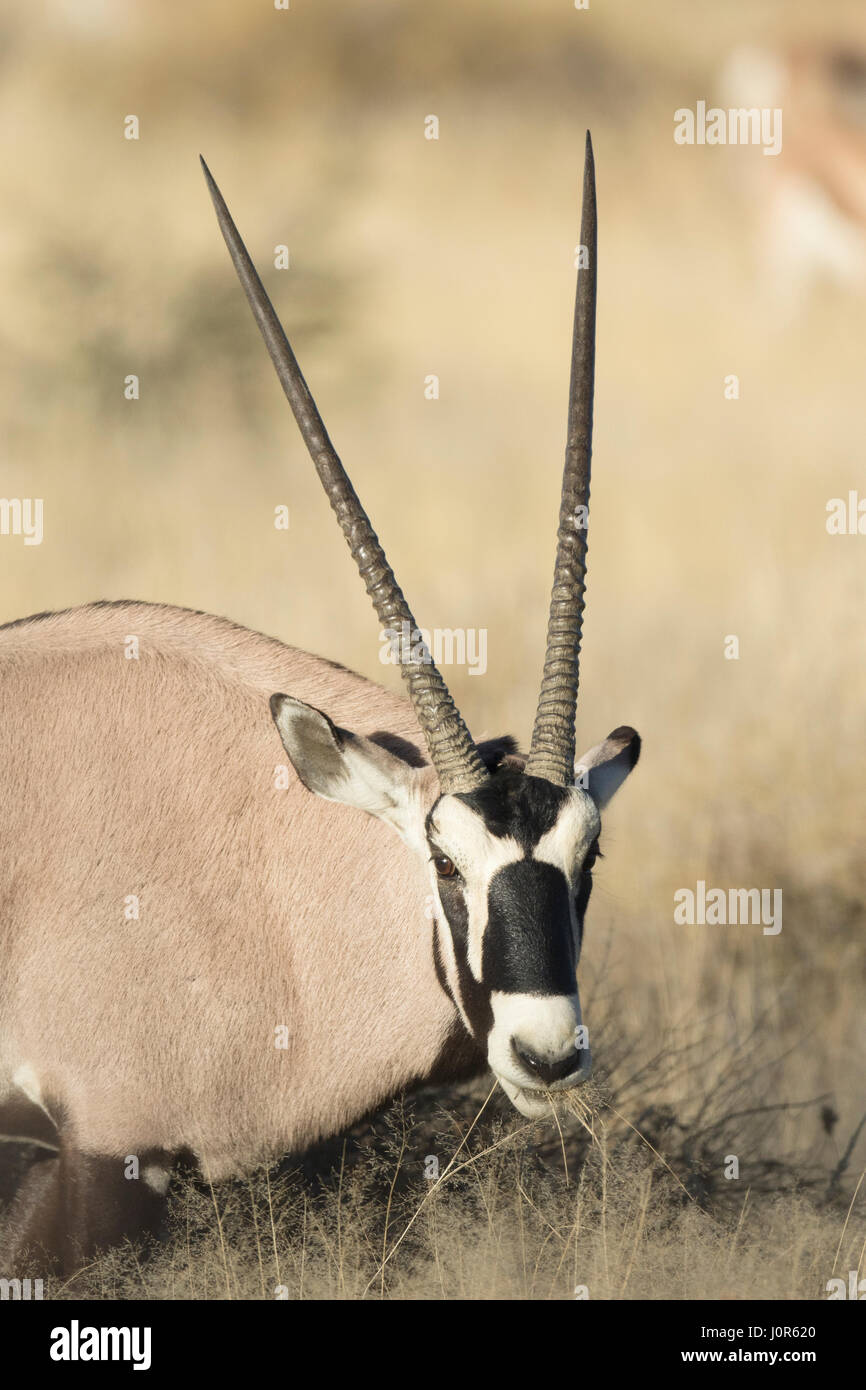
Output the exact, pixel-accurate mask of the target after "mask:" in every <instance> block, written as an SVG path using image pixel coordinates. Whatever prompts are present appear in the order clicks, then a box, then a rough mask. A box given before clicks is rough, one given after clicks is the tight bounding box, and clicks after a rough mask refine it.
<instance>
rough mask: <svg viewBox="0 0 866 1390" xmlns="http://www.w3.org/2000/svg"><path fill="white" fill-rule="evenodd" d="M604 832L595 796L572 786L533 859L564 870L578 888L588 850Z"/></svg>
mask: <svg viewBox="0 0 866 1390" xmlns="http://www.w3.org/2000/svg"><path fill="white" fill-rule="evenodd" d="M600 831H601V817H600V815H599V814H598V809H597V807H596V805H595V802H594V801H593V799H592V797H591V796H589V795H588V793H587V792H585V791H583V790H582V789H581V788H580V787H572V788H571V789H570V796H569V799H568V801H567V802H566V803H565V805H564V806H563V808H562V810H561V811H560V813H559V815H558V816H557V818H556V824H555V825H554V826H553V828H552V829H551V830H548V831H547V832H546V833H545V834H544V835H542V836H541V838H540V840H539V841H538V844H537V845H536V846H535V848H534V850H533V852H532V857H533V859H542V860H543V861H544V862H545V863H546V864H553V865H554V866H555V867H556V868H557V869H561V870H562V872H563V873H564V874H565V876H566V878H567V879H568V881H569V883H570V884H572V885H574V883H575V882H576V880H577V878H578V876H579V874H580V868H581V865H582V864H583V861H584V859H585V858H586V855H587V851H588V850H589V848H590V846H591V845H592V843H593V841H594V840H595V839H597V837H598V835H599V833H600Z"/></svg>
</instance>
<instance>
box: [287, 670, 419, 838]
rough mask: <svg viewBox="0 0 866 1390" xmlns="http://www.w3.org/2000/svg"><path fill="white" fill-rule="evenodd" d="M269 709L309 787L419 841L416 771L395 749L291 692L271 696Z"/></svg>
mask: <svg viewBox="0 0 866 1390" xmlns="http://www.w3.org/2000/svg"><path fill="white" fill-rule="evenodd" d="M271 714H272V715H273V718H274V723H275V724H276V726H277V729H278V730H279V734H280V738H281V739H282V740H283V747H284V748H285V750H286V752H287V753H288V755H289V757H290V759H291V761H292V766H293V767H294V769H295V771H296V772H297V774H298V776H299V777H300V779H301V781H302V782H303V784H304V786H305V787H307V788H308V789H309V790H310V791H311V792H315V793H316V795H317V796H322V797H324V798H325V800H326V801H340V802H342V803H343V805H345V806H354V807H356V809H357V810H359V811H366V812H367V813H368V814H369V815H371V816H378V818H379V819H380V820H383V821H387V823H388V824H389V825H392V826H393V827H394V829H395V830H396V831H397V833H398V834H399V835H400V836H401V837H402V839H404V840H406V841H407V843H410V844H414V843H415V841H416V840H417V836H418V832H417V825H418V820H419V814H418V806H417V804H416V790H417V786H418V780H419V774H418V773H417V772H416V771H415V770H414V769H413V768H411V767H410V766H409V764H408V763H406V762H404V761H403V760H402V758H397V757H395V756H394V754H393V753H389V752H388V751H387V750H386V749H385V748H381V747H380V746H379V745H378V744H377V743H373V742H372V741H371V740H370V739H368V738H363V737H362V736H361V735H360V734H353V733H350V732H349V730H348V729H338V728H337V726H336V724H334V723H333V722H332V720H330V719H329V718H328V716H327V715H326V714H323V713H322V711H321V710H318V709H314V708H313V706H312V705H305V704H304V703H303V701H302V700H296V699H294V698H293V696H291V695H272V696H271Z"/></svg>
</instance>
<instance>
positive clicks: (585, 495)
mask: <svg viewBox="0 0 866 1390" xmlns="http://www.w3.org/2000/svg"><path fill="white" fill-rule="evenodd" d="M580 241H581V245H582V246H584V247H586V253H587V255H586V260H587V263H586V265H585V266H581V267H580V268H579V269H578V275H577V291H576V296H575V306H574V333H573V339H572V358H571V382H570V389H569V401H568V434H567V442H566V450H565V467H564V469H563V478H562V500H561V503H560V510H559V526H558V530H557V545H556V562H555V566H554V574H553V588H552V591H551V595H550V612H549V617H548V625H547V649H546V653H545V658H544V671H543V674H542V678H541V690H540V693H539V697H538V707H537V710H536V714H535V725H534V728H533V731H532V743H531V746H530V751H529V757H528V759H527V763H526V772H527V774H528V775H530V776H533V777H543V778H545V779H546V780H547V781H548V782H552V783H554V784H555V785H556V786H560V787H566V786H570V785H571V784H572V782H573V781H574V757H575V730H574V720H575V713H576V710H577V692H578V680H579V671H580V643H581V635H582V629H583V612H584V605H585V593H586V552H587V520H588V509H589V482H590V462H591V457H592V403H593V387H594V381H595V306H596V261H597V241H598V236H597V210H596V197H595V161H594V159H593V152H592V141H591V139H590V134H589V131H587V132H586V157H585V163H584V172H583V210H582V213H581V226H580Z"/></svg>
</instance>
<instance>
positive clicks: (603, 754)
mask: <svg viewBox="0 0 866 1390" xmlns="http://www.w3.org/2000/svg"><path fill="white" fill-rule="evenodd" d="M639 757H640V736H639V735H638V734H637V733H635V731H634V729H630V728H629V726H628V725H627V724H623V725H621V727H620V728H619V729H614V731H613V733H612V734H608V736H607V738H606V739H603V740H602V742H601V743H597V744H596V745H595V747H594V748H590V750H589V752H588V753H584V755H583V757H582V758H578V759H577V762H576V763H575V765H574V779H575V781H576V782H577V784H578V786H581V787H583V788H584V790H585V791H588V792H589V794H590V796H591V797H592V799H593V801H594V802H595V804H596V806H597V807H598V809H599V810H602V808H603V807H605V806H606V805H607V803H608V802H609V801H610V799H611V797H612V796H613V795H614V793H615V792H618V791H619V789H620V787H621V786H622V783H623V782H624V781H625V779H626V777H628V774H629V773H630V772H631V770H632V768H633V767H634V765H635V763H636V762H637V760H638V758H639Z"/></svg>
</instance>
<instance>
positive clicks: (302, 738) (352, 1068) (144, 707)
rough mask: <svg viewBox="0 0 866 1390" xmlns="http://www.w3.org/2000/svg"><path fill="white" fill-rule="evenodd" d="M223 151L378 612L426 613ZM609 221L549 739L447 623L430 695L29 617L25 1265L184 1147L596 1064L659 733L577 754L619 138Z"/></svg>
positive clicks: (15, 728)
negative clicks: (603, 895) (297, 353)
mask: <svg viewBox="0 0 866 1390" xmlns="http://www.w3.org/2000/svg"><path fill="white" fill-rule="evenodd" d="M205 176H206V178H207V183H208V187H209V190H210V193H211V196H212V198H213V202H214V205H215V207H216V211H217V217H218V219H219V223H220V226H221V228H222V231H223V234H224V236H225V239H226V242H227V244H228V247H229V251H230V252H231V257H232V260H233V262H234V265H235V269H236V270H237V273H238V275H239V277H240V280H241V284H242V285H243V288H244V290H245V292H246V295H247V298H248V300H249V302H250V305H251V307H252V310H253V313H254V315H255V318H256V321H257V323H258V325H259V327H260V329H261V331H262V334H263V336H264V338H265V341H266V343H267V346H268V350H269V352H270V354H271V357H272V360H273V362H274V365H275V367H276V369H277V373H278V375H279V378H280V381H281V383H282V385H283V389H284V390H285V393H286V395H287V396H288V399H289V402H290V403H291V406H292V409H293V411H294V413H295V417H296V419H297V421H298V424H299V426H300V430H301V434H302V435H303V438H304V441H305V443H306V445H307V447H308V449H309V451H310V453H311V455H312V457H313V461H314V463H315V465H316V468H317V470H318V473H319V476H320V478H321V480H322V483H323V485H324V488H325V491H326V493H327V496H328V499H329V501H330V503H331V505H332V507H333V509H334V511H335V513H336V515H337V518H338V520H339V522H340V525H341V527H342V529H343V531H344V534H345V536H346V539H347V541H348V543H349V546H350V549H351V552H352V555H353V556H354V558H355V561H356V563H357V565H358V568H359V570H360V573H361V576H362V578H363V579H364V582H365V584H366V586H367V589H368V592H369V593H370V596H371V598H372V600H373V604H374V607H375V609H376V612H377V614H378V616H379V620H380V622H381V624H382V626H383V628H386V629H397V630H400V628H401V626H402V624H403V623H408V624H409V625H410V628H411V630H412V631H415V620H414V618H413V616H412V614H411V612H410V610H409V607H408V605H407V603H406V600H405V599H404V597H403V595H402V593H401V591H400V589H399V588H398V586H397V583H396V580H395V578H394V575H393V573H392V571H391V569H390V567H389V565H388V563H387V561H386V559H385V555H384V553H383V551H382V548H381V546H380V545H379V542H378V540H377V538H376V535H375V533H374V531H373V528H372V527H371V525H370V522H369V520H368V518H367V516H366V514H365V512H364V510H363V508H362V506H361V504H360V502H359V500H358V497H357V495H356V493H355V491H354V489H353V487H352V485H351V483H350V481H349V479H348V477H347V476H346V473H345V471H344V469H343V466H342V464H341V463H340V460H339V459H338V457H337V455H336V453H335V451H334V449H333V447H332V445H331V442H330V440H329V438H328V436H327V434H326V432H325V429H324V426H323V424H322V421H321V419H320V417H319V413H318V411H317V409H316V406H315V404H314V403H313V399H312V397H311V395H310V392H309V390H308V389H307V386H306V383H305V382H304V379H303V377H302V375H301V373H300V370H299V368H298V365H297V362H296V361H295V358H294V355H293V353H292V350H291V348H290V346H289V344H288V342H287V340H286V338H285V335H284V333H283V330H282V328H281V326H280V324H279V321H278V319H277V317H276V314H275V313H274V310H273V308H272V306H271V304H270V302H269V300H268V297H267V295H266V294H265V291H264V289H263V287H262V284H261V281H260V280H259V277H258V275H257V274H256V271H255V269H254V267H253V264H252V262H251V260H250V258H249V256H248V255H247V252H246V250H245V248H244V246H243V243H242V241H241V239H240V237H239V235H238V233H237V230H236V228H235V226H234V223H233V222H232V220H231V217H230V216H229V213H228V210H227V209H226V206H225V203H224V202H223V199H222V197H221V195H220V193H219V191H218V189H217V187H216V185H215V183H214V181H213V179H212V178H211V176H210V174H209V173H208V171H207V169H205ZM581 241H582V244H583V246H584V247H585V248H586V257H587V264H586V268H585V269H582V270H581V271H580V273H579V276H578V290H577V303H576V312H575V330H574V350H573V365H572V381H571V398H570V405H569V422H568V443H567V450H566V463H565V475H564V482H563V492H562V508H561V512H560V518H559V534H558V546H557V553H556V568H555V574H554V581H553V593H552V598H551V605H550V617H549V626H548V642H547V654H546V658H545V662H544V673H543V678H542V683H541V694H540V697H539V701H538V710H537V714H536V718H535V727H534V730H533V734H532V742H531V747H530V751H529V754H528V757H525V758H524V757H523V756H520V755H519V754H517V752H516V751H515V744H514V742H513V740H511V739H509V738H503V739H498V740H494V741H492V742H487V743H481V744H476V743H474V742H473V740H472V737H471V736H470V734H469V731H468V729H467V727H466V725H465V724H464V722H463V720H462V718H461V716H460V714H459V712H458V711H457V709H456V707H455V705H454V702H453V700H452V698H451V696H450V695H449V693H448V690H447V688H446V686H445V682H444V681H443V679H442V676H441V675H440V673H439V671H438V670H437V669H436V667H435V666H434V664H433V663H432V661H430V660H427V659H426V658H427V656H428V653H427V652H426V651H422V652H421V653H420V654H419V653H418V652H417V650H415V649H413V651H412V652H410V653H409V654H408V655H406V657H405V660H404V664H403V666H402V674H403V676H404V677H405V680H406V684H407V686H408V694H409V698H408V699H403V698H398V697H397V696H394V695H392V694H389V693H388V692H386V691H385V690H383V689H381V688H379V687H378V686H376V685H374V684H372V683H371V682H369V681H367V680H364V679H362V678H361V677H360V676H358V675H355V674H353V673H352V672H350V671H347V670H345V669H343V668H342V667H338V666H335V665H334V664H333V663H331V662H328V661H325V660H322V659H320V658H318V657H315V656H311V655H308V654H307V653H305V652H301V651H296V650H293V649H292V648H288V647H285V646H283V645H282V644H281V643H279V642H276V641H272V640H271V639H269V638H266V637H263V636H260V635H259V634H257V633H254V632H250V631H248V630H246V629H244V628H240V627H237V626H235V625H233V624H232V623H229V622H227V621H225V620H224V619H221V618H216V617H210V616H207V615H205V614H201V613H193V612H190V611H187V610H183V609H177V608H170V607H160V606H151V605H147V604H133V603H118V604H114V603H108V604H91V605H88V606H86V607H84V608H79V609H73V610H68V611H65V612H58V613H50V614H42V615H39V616H38V617H35V618H29V619H24V620H22V621H20V622H17V623H11V624H9V625H8V626H7V627H5V628H2V629H0V766H2V769H3V783H4V798H3V819H4V825H3V852H2V856H0V902H2V912H0V1130H2V1131H3V1132H5V1133H6V1134H14V1135H17V1136H27V1135H30V1136H32V1137H34V1138H36V1139H38V1140H40V1141H41V1142H42V1143H43V1144H45V1145H46V1146H49V1145H53V1146H54V1147H53V1148H50V1149H49V1148H46V1153H50V1154H51V1156H50V1157H48V1158H46V1159H45V1160H43V1161H42V1162H38V1163H36V1164H35V1165H34V1166H33V1167H32V1168H31V1170H30V1171H29V1173H28V1175H27V1177H26V1178H25V1180H24V1183H23V1185H22V1187H21V1190H20V1192H19V1195H18V1198H17V1200H16V1203H15V1206H14V1208H13V1211H12V1213H11V1216H10V1219H9V1222H8V1228H7V1239H6V1247H7V1248H6V1256H5V1259H4V1260H3V1264H4V1270H3V1271H0V1272H4V1273H11V1274H18V1275H23V1274H26V1273H27V1272H28V1270H27V1269H25V1268H23V1267H20V1266H21V1262H22V1259H23V1255H24V1252H25V1251H26V1250H27V1249H28V1248H33V1247H34V1246H39V1245H41V1246H43V1247H46V1248H47V1249H49V1250H51V1251H55V1252H57V1253H59V1255H60V1257H61V1259H62V1261H63V1263H64V1264H65V1266H66V1267H74V1266H75V1264H76V1262H77V1261H79V1260H80V1259H81V1258H82V1257H84V1256H86V1255H87V1254H88V1253H89V1252H90V1251H92V1250H93V1249H95V1248H98V1247H99V1246H101V1245H105V1244H109V1243H111V1242H114V1241H116V1240H118V1239H119V1238H121V1237H122V1236H123V1235H124V1234H132V1233H135V1232H137V1231H140V1230H142V1229H146V1228H148V1227H150V1226H151V1225H153V1224H154V1223H156V1222H157V1221H158V1219H159V1215H160V1210H161V1207H162V1205H163V1201H164V1196H165V1193H166V1189H167V1187H168V1183H169V1179H170V1174H171V1170H172V1165H173V1163H174V1161H175V1159H176V1157H177V1156H178V1155H181V1154H190V1155H192V1156H193V1157H194V1159H195V1160H196V1161H197V1162H198V1164H199V1165H200V1166H201V1168H202V1169H203V1170H204V1171H205V1172H206V1173H207V1174H208V1175H209V1176H210V1177H211V1178H219V1177H221V1176H224V1175H231V1174H236V1173H239V1172H241V1171H243V1170H244V1169H246V1168H248V1167H249V1166H250V1165H252V1164H254V1163H256V1162H257V1161H259V1160H261V1159H263V1158H269V1157H273V1156H279V1155H280V1154H282V1153H286V1152H290V1151H293V1150H295V1151H297V1150H299V1149H302V1148H303V1147H304V1146H307V1145H309V1144H310V1143H311V1142H312V1141H314V1140H316V1139H317V1138H319V1137H322V1136H326V1135H331V1134H334V1133H338V1132H339V1131H340V1129H341V1128H342V1127H345V1126H346V1125H348V1124H349V1123H351V1122H353V1121H355V1120H356V1119H358V1118H359V1117H361V1116H362V1115H363V1114H365V1113H367V1112H368V1111H370V1110H371V1109H373V1108H374V1107H376V1106H378V1105H380V1104H381V1103H383V1102H385V1101H387V1100H388V1099H389V1098H390V1097H392V1096H394V1095H395V1094H397V1093H399V1092H401V1091H403V1090H405V1089H406V1088H408V1087H411V1086H413V1085H415V1084H417V1083H419V1082H423V1081H427V1080H431V1079H444V1078H456V1077H460V1076H465V1075H469V1074H472V1073H477V1072H479V1071H481V1070H483V1069H484V1067H485V1066H489V1067H490V1068H491V1069H492V1070H493V1072H494V1074H495V1076H496V1077H497V1078H498V1079H499V1081H500V1082H501V1084H502V1086H503V1088H504V1089H505V1091H506V1092H507V1094H508V1096H509V1097H510V1098H511V1100H512V1101H513V1102H514V1104H515V1105H516V1107H517V1108H518V1109H519V1110H520V1111H521V1112H522V1113H523V1114H525V1115H528V1116H541V1115H543V1114H544V1113H546V1112H547V1110H548V1109H549V1107H550V1103H551V1096H552V1094H553V1093H555V1092H557V1091H560V1090H564V1089H566V1088H568V1087H571V1086H574V1085H576V1084H577V1083H578V1082H579V1081H581V1080H583V1079H584V1078H585V1077H586V1076H587V1074H588V1071H589V1049H588V1047H587V1046H586V1045H585V1038H584V1036H583V1032H582V1029H581V1013H580V1005H579V1002H578V993H577V983H576V968H577V962H578V957H579V954H580V945H581V933H582V924H583V916H584V912H585V910H586V905H587V902H588V899H589V895H590V888H591V881H592V880H591V873H592V865H593V862H594V859H595V856H596V853H597V847H598V837H599V830H600V819H599V812H600V810H601V809H602V807H603V806H604V805H605V803H606V802H607V801H608V800H609V798H610V797H611V796H612V795H613V793H614V791H615V790H616V789H617V787H618V786H619V784H620V783H621V782H622V781H623V779H624V778H625V777H626V776H627V774H628V772H629V771H630V769H631V768H632V767H633V766H634V763H635V761H636V760H637V756H638V751H639V739H638V736H637V734H636V733H635V732H634V731H633V730H632V729H630V728H618V729H616V730H615V731H614V732H613V733H612V734H611V735H610V736H609V737H608V738H607V739H605V740H604V741H603V742H602V743H601V744H599V745H598V746H597V747H595V748H593V749H592V751H591V752H589V753H587V754H585V755H584V756H583V758H581V759H580V760H579V763H578V771H577V772H576V770H575V769H576V764H575V733H574V722H575V706H576V700H577V683H578V650H579V646H580V637H581V622H582V614H583V606H584V583H585V573H586V508H587V505H588V494H589V471H590V435H591V423H592V393H593V359H594V324H595V290H596V209H595V184H594V170H593V159H592V151H591V147H590V144H589V140H588V138H587V153H586V165H585V172H584V184H583V221H582V230H581ZM132 638H134V639H135V644H136V646H135V651H136V654H137V659H133V660H130V659H126V658H127V657H128V655H129V650H128V646H129V643H130V641H131V639H132ZM283 692H286V693H283ZM269 711H270V712H269ZM271 716H272V718H273V722H272V718H271ZM274 724H276V728H277V730H278V731H279V737H280V739H281V740H282V748H281V747H280V743H279V741H278V740H277V738H276V736H275V733H274ZM283 750H285V755H287V756H288V760H289V764H290V768H288V767H286V766H285V765H284V753H283ZM425 754H426V756H425ZM281 771H282V772H285V774H286V776H285V777H283V778H281V777H280V776H279V775H275V772H276V773H277V774H279V773H280V772H281ZM431 909H432V910H431ZM31 1264H32V1262H31ZM31 1272H36V1273H38V1272H39V1261H38V1259H37V1260H36V1263H35V1266H33V1268H32V1270H31Z"/></svg>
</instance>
